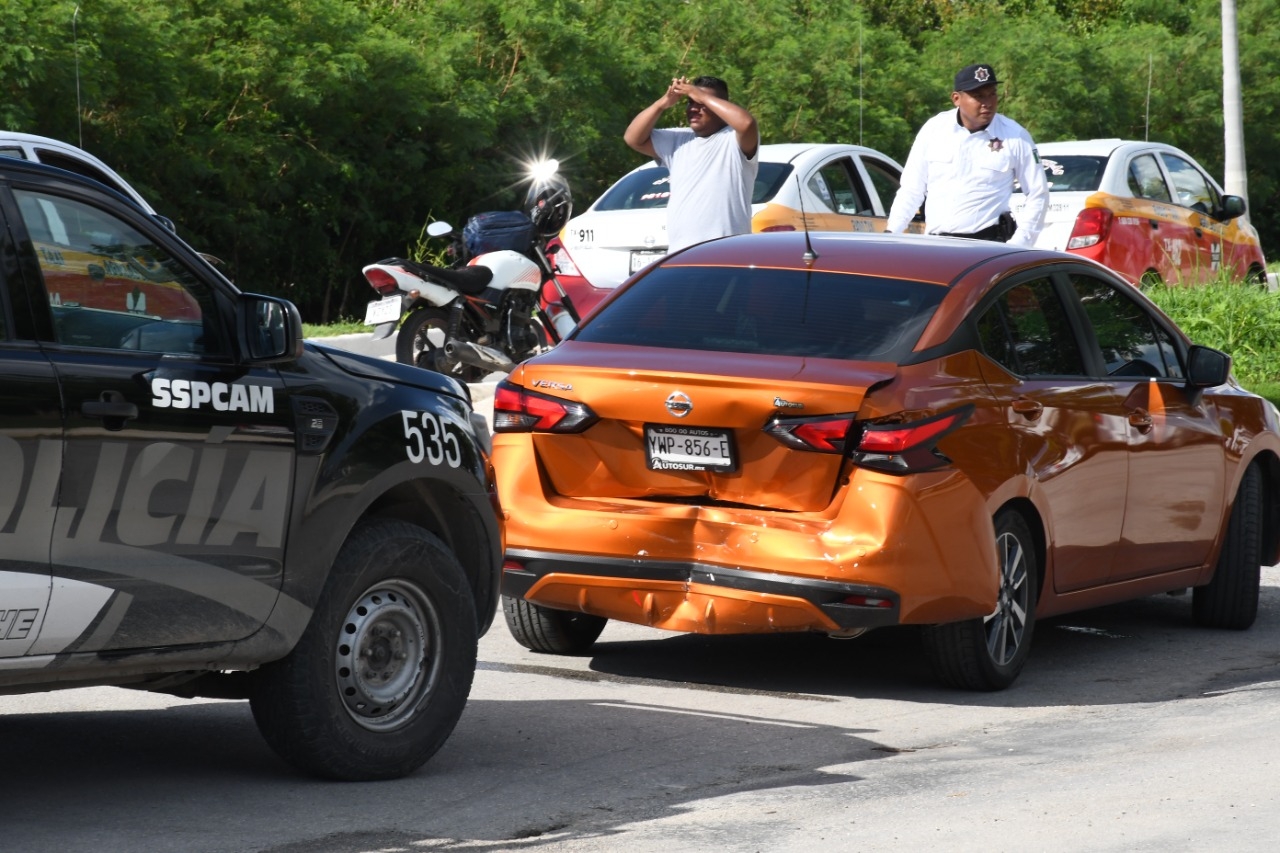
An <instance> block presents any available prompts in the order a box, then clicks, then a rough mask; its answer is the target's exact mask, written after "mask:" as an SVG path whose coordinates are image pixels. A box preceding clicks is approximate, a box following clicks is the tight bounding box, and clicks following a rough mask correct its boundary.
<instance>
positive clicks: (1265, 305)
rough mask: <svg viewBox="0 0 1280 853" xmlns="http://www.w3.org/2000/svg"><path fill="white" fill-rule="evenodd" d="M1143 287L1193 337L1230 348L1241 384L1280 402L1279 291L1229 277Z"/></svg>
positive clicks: (1223, 349)
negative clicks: (1193, 284)
mask: <svg viewBox="0 0 1280 853" xmlns="http://www.w3.org/2000/svg"><path fill="white" fill-rule="evenodd" d="M1144 292H1145V293H1146V295H1147V296H1149V297H1150V298H1151V300H1152V301H1153V302H1155V303H1156V304H1157V305H1159V306H1160V308H1161V309H1162V310H1163V311H1164V312H1165V313H1166V314H1168V315H1169V316H1170V317H1171V318H1172V319H1173V321H1174V322H1175V323H1177V324H1178V325H1179V326H1180V327H1181V328H1182V330H1183V331H1184V332H1186V333H1187V336H1188V337H1190V338H1191V340H1192V341H1194V342H1195V343H1198V344H1204V345H1205V346H1210V347H1213V348H1214V349H1220V350H1222V351H1223V352H1226V353H1229V354H1230V355H1231V360H1232V367H1231V369H1232V372H1233V373H1234V374H1235V376H1236V379H1238V380H1239V381H1240V384H1241V385H1243V386H1244V387H1246V388H1248V389H1249V390H1250V391H1253V392H1254V393H1255V394H1259V395H1261V396H1263V397H1266V398H1267V399H1268V400H1271V401H1272V402H1275V403H1276V404H1277V405H1280V292H1276V293H1272V292H1270V291H1268V290H1266V289H1265V288H1262V287H1259V286H1257V285H1256V284H1248V283H1244V282H1237V281H1232V280H1229V279H1225V278H1224V279H1219V280H1217V281H1214V282H1211V283H1209V284H1206V285H1201V286H1198V287H1177V286H1170V285H1156V286H1154V287H1148V288H1146V289H1145V291H1144Z"/></svg>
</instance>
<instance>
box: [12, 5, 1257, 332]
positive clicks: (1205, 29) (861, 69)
mask: <svg viewBox="0 0 1280 853" xmlns="http://www.w3.org/2000/svg"><path fill="white" fill-rule="evenodd" d="M1278 4H1280V0H1250V2H1248V3H1241V4H1240V13H1239V40H1240V55H1241V72H1242V84H1243V90H1244V98H1245V104H1244V112H1245V120H1246V123H1247V124H1246V144H1247V158H1248V161H1247V162H1248V167H1249V189H1250V200H1251V208H1252V215H1251V218H1252V220H1253V222H1254V223H1255V224H1256V225H1257V226H1258V227H1259V229H1260V230H1261V231H1262V233H1263V235H1264V249H1266V250H1267V251H1268V254H1269V255H1280V223H1276V222H1273V221H1272V220H1273V214H1274V213H1275V212H1277V211H1280V160H1277V158H1275V157H1273V156H1272V149H1274V147H1275V146H1274V143H1273V140H1274V138H1275V136H1276V133H1277V125H1280V117H1278V116H1277V115H1276V107H1275V106H1274V105H1275V104H1276V103H1277V102H1278V101H1277V97H1276V92H1275V91H1274V90H1275V89H1276V88H1277V86H1280V83H1277V81H1278V80H1280V74H1277V71H1280V69H1278V68H1277V67H1276V66H1277V64H1280V55H1278V54H1276V52H1275V50H1274V48H1273V47H1272V45H1274V44H1275V43H1276V41H1277V36H1280V32H1278V31H1280V18H1278V17H1277V15H1276V12H1277V5H1278ZM1219 15H1220V5H1219V2H1218V0H1194V2H1189V3H1181V4H1171V3H1168V2H1164V0H911V2H905V0H756V2H755V3H751V4H743V3H741V2H739V0H643V2H641V0H171V2H169V3H165V4H157V3H153V2H149V0H94V2H90V3H79V2H69V0H7V4H6V14H5V15H4V16H3V17H2V18H0V95H2V97H0V126H3V127H6V128H8V129H11V130H19V131H26V132H31V133H40V134H44V135H48V136H55V137H58V138H62V139H66V140H68V141H71V142H76V143H79V144H82V145H83V146H84V147H85V148H87V149H89V150H91V151H93V152H94V153H96V154H97V155H98V156H100V157H102V158H103V159H104V160H106V161H107V162H108V163H110V164H112V166H113V167H114V168H116V169H117V170H118V171H120V172H121V173H122V174H124V175H125V176H127V177H128V178H129V180H130V182H131V183H133V184H134V185H135V186H137V187H138V189H139V190H140V191H141V192H143V193H144V194H145V195H147V196H148V197H149V198H150V199H151V200H152V203H153V205H154V206H156V208H157V209H159V210H160V211H161V212H163V213H165V214H167V215H169V216H170V217H172V218H173V219H174V220H175V221H176V222H178V224H179V230H180V233H182V234H183V235H184V236H185V237H186V238H187V239H188V240H189V241H190V242H192V243H193V244H194V245H196V246H197V247H198V248H200V249H202V250H205V251H209V252H212V253H213V254H215V255H218V256H219V257H222V258H224V259H225V260H227V261H228V262H229V263H230V265H231V268H232V272H233V275H234V277H235V278H236V280H237V281H239V282H240V284H241V285H242V286H243V287H245V288H247V289H253V290H261V291H267V292H275V293H282V294H284V295H288V296H290V297H291V298H293V299H294V300H295V301H296V302H297V303H298V304H299V306H300V307H301V308H302V309H303V313H304V316H305V317H306V318H307V319H308V320H313V321H321V322H323V321H325V320H329V319H335V318H337V317H339V316H352V315H358V314H360V313H361V312H362V310H363V304H364V302H365V301H366V299H367V297H368V295H369V293H368V288H367V287H366V286H365V285H364V284H363V281H362V279H361V278H360V273H359V271H360V267H361V266H363V265H364V264H366V263H368V262H370V261H373V260H376V259H378V258H381V257H384V256H387V255H392V254H402V253H404V252H405V251H406V249H407V247H408V246H409V245H411V244H412V243H414V241H415V240H417V239H418V235H419V234H420V233H421V230H422V226H423V223H424V222H425V221H426V219H427V218H429V217H436V218H446V219H449V220H450V221H452V222H454V224H456V225H461V223H462V221H463V220H464V219H465V218H466V217H467V216H468V215H470V214H472V213H475V212H478V211H480V210H486V209H493V208H502V207H510V206H514V205H516V204H518V203H519V200H520V198H521V196H522V190H521V184H520V180H521V163H522V162H523V161H526V160H529V159H532V158H535V157H537V156H539V155H541V154H554V155H555V156H557V157H558V158H559V159H560V160H561V161H562V162H563V163H564V164H565V170H566V173H567V175H568V177H569V179H570V182H571V184H572V187H573V190H574V193H575V196H576V201H577V203H578V205H579V206H580V207H581V206H584V205H585V204H586V203H588V202H589V201H591V200H592V199H593V198H594V197H595V196H596V195H598V194H599V192H601V191H602V190H603V189H604V188H605V187H607V186H608V185H609V184H610V183H611V182H612V181H613V180H614V179H616V178H617V176H618V175H620V174H621V173H623V172H624V171H626V170H627V169H629V168H631V167H633V166H635V165H637V164H638V162H639V158H638V155H636V154H635V153H634V152H632V151H631V150H630V149H628V148H627V147H626V146H625V145H624V144H623V142H622V139H621V136H622V131H623V129H624V128H625V127H626V125H627V122H628V121H629V120H630V119H631V117H632V116H633V115H634V114H635V113H636V112H637V111H638V110H639V109H640V108H642V107H643V106H645V105H647V104H649V103H651V102H652V101H653V100H654V99H655V98H657V97H658V96H659V95H660V94H661V93H662V91H663V90H664V88H665V87H666V85H667V83H668V82H669V81H670V79H671V77H673V76H675V75H677V74H687V75H696V74H703V73H711V74H716V75H718V76H721V77H724V78H725V79H726V80H728V81H729V84H730V87H731V94H732V97H733V98H734V100H737V101H739V102H741V103H743V104H745V105H747V106H748V107H750V108H751V110H752V111H753V112H754V113H755V114H756V116H757V117H758V118H759V120H760V126H761V130H762V135H763V139H764V141H765V142H787V141H831V142H852V143H861V144H864V145H868V146H871V147H874V148H878V149H880V150H881V151H884V152H885V153H887V154H889V155H890V156H892V157H895V158H896V159H898V160H899V161H901V160H902V159H904V158H905V156H906V152H907V150H908V148H909V147H910V144H911V139H912V137H913V135H914V133H915V130H916V129H917V128H918V127H919V126H920V124H921V123H922V122H923V121H924V120H925V119H926V118H928V117H929V116H930V115H932V114H933V113H934V112H936V111H937V110H940V109H943V108H946V107H947V106H949V99H948V95H949V91H950V81H951V76H952V75H953V74H954V72H955V70H956V69H957V68H959V67H960V66H962V65H965V64H968V63H971V62H979V61H981V62H989V63H991V64H993V65H994V66H995V67H996V69H997V72H998V73H999V75H1000V78H1001V80H1002V81H1003V85H1002V91H1001V104H1000V109H1001V111H1002V112H1004V113H1006V114H1008V115H1010V116H1011V117H1013V118H1015V119H1016V120H1018V121H1019V122H1021V123H1022V124H1024V125H1025V126H1026V127H1027V128H1028V129H1029V130H1031V132H1032V134H1033V135H1034V136H1035V138H1036V139H1037V141H1040V142H1047V141H1051V140H1057V139H1072V138H1093V137H1104V136H1105V137H1124V138H1139V139H1140V138H1143V137H1148V138H1151V139H1154V140H1161V141H1167V142H1171V143H1173V144H1175V145H1178V146H1180V147H1182V148H1184V149H1186V150H1187V151H1189V152H1190V153H1191V154H1193V155H1194V156H1195V157H1196V158H1197V159H1199V160H1200V161H1201V162H1202V163H1204V164H1205V166H1206V167H1207V168H1209V169H1210V170H1211V171H1213V172H1214V173H1216V174H1220V173H1221V168H1222V160H1223V157H1222V139H1223V128H1222V104H1221V80H1222V68H1221V31H1220V18H1219ZM666 120H667V121H668V122H669V123H673V124H674V123H678V122H679V121H680V115H679V114H678V111H676V110H673V111H671V114H670V115H668V116H667V117H666Z"/></svg>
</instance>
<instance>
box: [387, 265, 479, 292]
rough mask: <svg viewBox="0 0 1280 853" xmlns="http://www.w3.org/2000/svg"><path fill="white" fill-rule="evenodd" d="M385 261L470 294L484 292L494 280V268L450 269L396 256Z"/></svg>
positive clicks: (420, 276)
mask: <svg viewBox="0 0 1280 853" xmlns="http://www.w3.org/2000/svg"><path fill="white" fill-rule="evenodd" d="M384 263H394V264H396V265H398V266H402V267H404V268H405V269H406V270H408V271H409V272H411V273H413V274H414V275H416V276H418V277H419V278H425V279H431V280H434V281H438V282H440V283H441V284H444V285H446V286H448V287H451V288H453V289H454V290H456V291H458V292H459V293H465V294H467V295H468V296H478V295H479V294H481V293H484V289H485V288H486V287H488V286H489V282H491V281H493V270H491V269H489V268H488V267H482V266H474V267H462V268H461V269H448V268H446V267H435V266H432V265H431V264H420V263H417V262H416V261H411V260H408V259H407V258H395V259H393V260H391V261H386V262H384Z"/></svg>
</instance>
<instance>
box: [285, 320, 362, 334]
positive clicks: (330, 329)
mask: <svg viewBox="0 0 1280 853" xmlns="http://www.w3.org/2000/svg"><path fill="white" fill-rule="evenodd" d="M372 331H373V326H366V325H365V324H364V323H362V322H360V321H359V320H342V321H340V322H337V323H327V324H325V325H323V326H321V325H318V324H316V323H303V324H302V336H303V337H304V338H331V337H333V336H334V335H352V334H356V333H360V332H363V333H366V334H367V333H369V332H372Z"/></svg>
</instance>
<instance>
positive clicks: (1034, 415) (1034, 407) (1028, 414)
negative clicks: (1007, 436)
mask: <svg viewBox="0 0 1280 853" xmlns="http://www.w3.org/2000/svg"><path fill="white" fill-rule="evenodd" d="M1012 408H1013V410H1014V411H1015V412H1017V413H1018V414H1020V415H1022V416H1023V417H1024V418H1026V419H1027V420H1029V421H1034V420H1038V419H1039V418H1040V413H1041V412H1043V411H1044V405H1043V404H1041V403H1037V402H1036V401H1035V400H1031V399H1028V398H1027V397H1019V398H1018V399H1016V400H1014V401H1013V404H1012Z"/></svg>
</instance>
